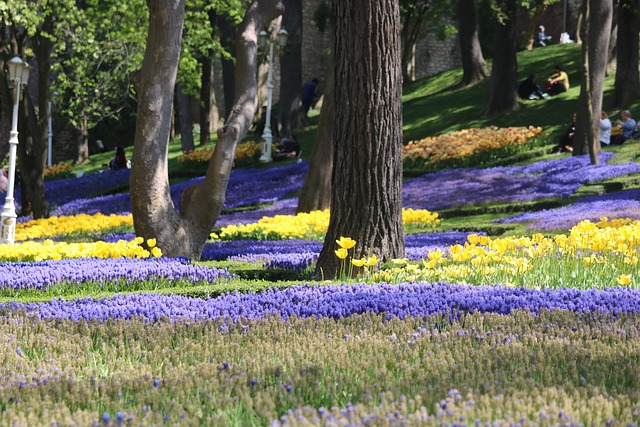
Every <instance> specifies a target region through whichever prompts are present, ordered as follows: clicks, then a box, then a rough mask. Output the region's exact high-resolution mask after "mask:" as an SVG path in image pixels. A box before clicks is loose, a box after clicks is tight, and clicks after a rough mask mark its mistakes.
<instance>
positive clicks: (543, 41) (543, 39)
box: [537, 25, 551, 46]
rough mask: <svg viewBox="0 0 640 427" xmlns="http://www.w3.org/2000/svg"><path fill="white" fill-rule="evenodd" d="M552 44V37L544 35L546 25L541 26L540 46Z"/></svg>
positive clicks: (539, 34)
mask: <svg viewBox="0 0 640 427" xmlns="http://www.w3.org/2000/svg"><path fill="white" fill-rule="evenodd" d="M550 42H551V36H548V35H546V34H545V33H544V25H540V26H539V27H538V42H537V45H538V46H546V45H547V44H549V43H550Z"/></svg>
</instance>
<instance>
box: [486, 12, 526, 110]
mask: <svg viewBox="0 0 640 427" xmlns="http://www.w3.org/2000/svg"><path fill="white" fill-rule="evenodd" d="M498 3H499V4H500V5H501V7H502V8H503V10H504V14H505V18H504V20H503V21H502V22H500V20H499V19H497V18H495V28H494V30H495V40H494V49H493V67H492V69H491V84H490V89H489V90H490V92H489V103H488V104H487V107H486V113H487V114H494V113H502V112H506V111H514V110H517V109H518V95H517V93H516V87H517V78H518V62H517V58H516V6H517V3H516V1H515V0H501V1H499V2H498Z"/></svg>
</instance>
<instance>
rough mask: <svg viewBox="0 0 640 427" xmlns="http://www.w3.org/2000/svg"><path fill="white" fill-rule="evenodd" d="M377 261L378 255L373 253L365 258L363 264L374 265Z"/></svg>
mask: <svg viewBox="0 0 640 427" xmlns="http://www.w3.org/2000/svg"><path fill="white" fill-rule="evenodd" d="M377 263H378V257H377V256H375V255H371V256H370V257H368V258H367V260H366V261H365V265H366V266H367V267H373V266H374V265H376V264H377Z"/></svg>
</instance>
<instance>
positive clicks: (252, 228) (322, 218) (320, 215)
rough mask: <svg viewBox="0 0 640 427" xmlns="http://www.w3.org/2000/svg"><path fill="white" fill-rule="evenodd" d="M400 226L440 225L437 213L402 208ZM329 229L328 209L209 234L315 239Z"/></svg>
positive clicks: (229, 236) (265, 218) (282, 216)
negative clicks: (412, 224) (416, 224)
mask: <svg viewBox="0 0 640 427" xmlns="http://www.w3.org/2000/svg"><path fill="white" fill-rule="evenodd" d="M402 219H403V222H404V224H410V223H423V224H428V225H436V224H438V223H439V222H440V219H439V218H438V214H437V213H432V212H429V211H427V210H424V209H415V210H414V209H404V210H403V211H402ZM328 228H329V210H324V211H312V212H309V213H299V214H297V215H276V216H273V217H263V218H260V219H259V220H258V222H255V223H251V224H240V225H229V226H226V227H223V228H222V229H221V230H220V233H219V234H215V233H212V234H211V237H213V238H214V239H218V238H219V239H222V240H234V239H318V238H321V237H322V236H324V234H326V232H327V229H328Z"/></svg>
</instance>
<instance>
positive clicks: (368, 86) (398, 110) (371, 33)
mask: <svg viewBox="0 0 640 427" xmlns="http://www.w3.org/2000/svg"><path fill="white" fill-rule="evenodd" d="M333 16H334V23H335V40H334V49H333V52H334V70H335V71H334V72H335V75H334V79H335V89H334V90H335V93H339V94H340V95H341V96H340V100H341V102H336V104H335V121H334V122H335V128H334V132H333V140H334V141H333V143H334V150H335V151H334V153H335V156H334V167H333V172H332V183H331V185H332V192H331V193H332V194H331V219H330V222H329V229H328V231H327V235H326V238H325V241H324V245H323V247H322V251H321V252H320V257H319V259H318V264H317V270H316V272H317V273H318V274H319V275H321V276H323V277H325V278H334V277H335V276H336V273H337V272H338V271H339V266H340V263H341V260H339V259H338V258H337V257H336V255H335V254H334V251H335V249H336V248H337V246H336V243H335V241H336V240H337V239H338V238H339V237H340V236H348V237H351V238H353V239H354V240H356V241H357V246H356V247H355V249H352V250H351V255H352V256H353V257H356V258H359V257H362V256H368V255H376V256H378V257H379V258H381V259H382V260H383V261H387V260H390V259H392V258H398V257H402V256H404V230H403V226H402V156H401V154H402V70H401V66H400V64H401V63H400V28H399V22H400V20H399V9H398V3H397V1H395V0H367V1H357V0H343V1H336V2H333ZM354 64H357V66H354ZM334 99H335V98H334ZM336 101H337V100H336ZM350 258H351V257H348V258H347V259H345V260H344V262H347V263H348V262H349V260H350ZM354 270H357V269H354Z"/></svg>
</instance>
